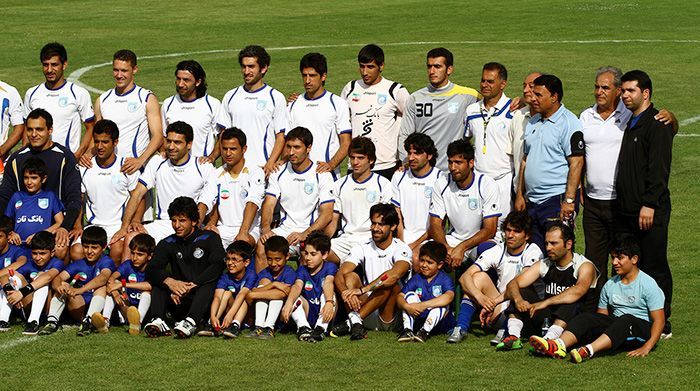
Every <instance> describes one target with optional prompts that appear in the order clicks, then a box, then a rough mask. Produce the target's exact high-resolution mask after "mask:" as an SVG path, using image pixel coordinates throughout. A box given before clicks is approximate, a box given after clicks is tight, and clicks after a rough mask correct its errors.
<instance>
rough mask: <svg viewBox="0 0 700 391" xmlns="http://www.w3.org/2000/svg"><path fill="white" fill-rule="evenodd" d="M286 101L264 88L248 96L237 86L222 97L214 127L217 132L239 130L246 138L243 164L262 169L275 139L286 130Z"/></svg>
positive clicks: (271, 90) (278, 93)
mask: <svg viewBox="0 0 700 391" xmlns="http://www.w3.org/2000/svg"><path fill="white" fill-rule="evenodd" d="M286 101H287V100H286V99H285V98H284V95H282V93H281V92H279V91H277V90H276V89H274V88H272V87H270V86H268V85H267V84H265V85H263V86H262V87H261V88H259V89H258V90H256V91H250V92H248V91H246V90H245V88H243V86H239V87H236V88H234V89H232V90H230V91H229V92H227V93H226V95H224V99H222V100H221V107H220V109H219V113H218V114H217V116H216V123H217V125H218V126H219V127H220V128H230V127H234V126H235V127H237V128H239V129H241V130H242V131H243V133H245V135H246V138H247V141H246V144H247V145H248V150H247V151H246V160H247V161H248V162H250V164H253V165H256V166H259V167H262V166H264V165H265V164H266V163H267V160H268V159H269V158H270V154H271V153H272V148H273V147H274V146H275V137H276V135H277V134H278V133H280V132H284V131H285V130H287V128H288V124H287V106H286Z"/></svg>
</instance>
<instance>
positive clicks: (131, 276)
mask: <svg viewBox="0 0 700 391" xmlns="http://www.w3.org/2000/svg"><path fill="white" fill-rule="evenodd" d="M127 281H129V282H138V278H136V274H135V273H131V274H129V277H127Z"/></svg>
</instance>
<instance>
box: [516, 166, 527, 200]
mask: <svg viewBox="0 0 700 391" xmlns="http://www.w3.org/2000/svg"><path fill="white" fill-rule="evenodd" d="M525 164H526V163H525V157H524V156H523V159H522V160H521V161H520V170H519V171H518V184H517V186H516V189H515V194H516V195H517V196H518V197H525Z"/></svg>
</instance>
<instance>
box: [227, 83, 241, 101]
mask: <svg viewBox="0 0 700 391" xmlns="http://www.w3.org/2000/svg"><path fill="white" fill-rule="evenodd" d="M239 88H241V87H236V89H235V90H233V94H231V97H230V98H228V102H226V105H229V104H231V101H232V100H233V97H234V96H236V93H237V92H238V89H239Z"/></svg>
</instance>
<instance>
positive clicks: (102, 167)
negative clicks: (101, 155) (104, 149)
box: [95, 156, 119, 170]
mask: <svg viewBox="0 0 700 391" xmlns="http://www.w3.org/2000/svg"><path fill="white" fill-rule="evenodd" d="M117 159H119V157H118V156H115V157H114V161H113V162H112V164H110V165H109V166H102V165H100V163H98V162H97V158H95V164H96V165H97V167H99V168H101V169H103V170H106V169H108V168H110V167H112V166H113V165H114V163H116V162H117Z"/></svg>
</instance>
